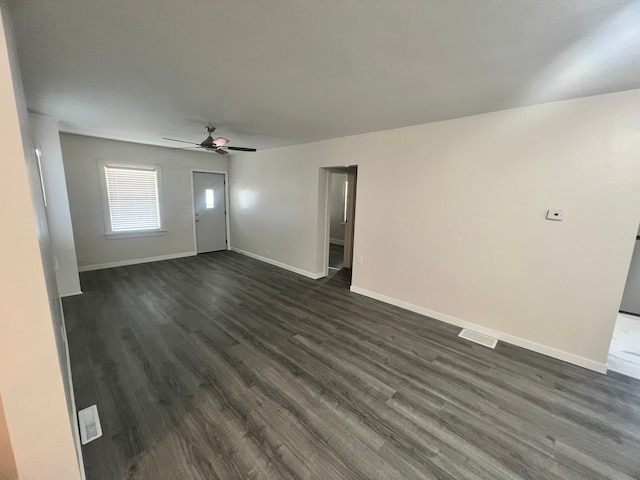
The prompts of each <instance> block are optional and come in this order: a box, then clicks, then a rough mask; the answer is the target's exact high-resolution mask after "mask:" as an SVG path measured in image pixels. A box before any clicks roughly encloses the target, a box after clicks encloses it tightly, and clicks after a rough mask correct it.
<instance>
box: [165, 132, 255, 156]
mask: <svg viewBox="0 0 640 480" xmlns="http://www.w3.org/2000/svg"><path fill="white" fill-rule="evenodd" d="M204 129H205V130H206V132H207V133H208V135H207V138H205V139H204V140H203V141H202V142H200V143H194V142H187V141H186V140H178V139H176V138H167V137H162V138H163V139H164V140H170V141H172V142H181V143H188V144H190V145H193V147H185V149H189V148H203V149H205V150H208V151H209V152H215V153H219V154H220V155H229V152H228V151H227V150H234V151H238V152H256V151H257V150H256V149H255V148H248V147H232V146H230V145H227V143H229V140H227V139H226V138H224V137H218V138H213V136H212V135H211V134H212V133H213V132H215V131H216V127H214V126H213V125H205V127H204Z"/></svg>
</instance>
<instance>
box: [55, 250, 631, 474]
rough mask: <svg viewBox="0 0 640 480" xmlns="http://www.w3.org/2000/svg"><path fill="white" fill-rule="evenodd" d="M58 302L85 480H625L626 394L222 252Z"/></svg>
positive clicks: (102, 274) (613, 378) (114, 276)
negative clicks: (85, 413)
mask: <svg viewBox="0 0 640 480" xmlns="http://www.w3.org/2000/svg"><path fill="white" fill-rule="evenodd" d="M82 287H83V291H84V292H85V293H84V295H81V296H77V297H71V298H66V299H65V300H64V308H65V312H66V317H67V324H68V328H69V348H70V352H71V363H72V368H73V379H74V382H75V390H76V400H77V405H78V408H84V407H86V406H89V405H92V404H97V405H98V409H99V413H100V418H101V420H102V427H103V430H104V435H103V437H102V438H100V439H98V440H96V441H94V442H92V443H90V444H88V445H86V446H85V447H84V450H83V451H84V456H85V457H84V458H85V465H86V471H87V476H88V479H89V480H98V479H124V478H130V479H153V480H162V479H207V480H208V479H280V478H285V479H298V478H300V479H323V480H329V479H349V480H358V479H362V480H364V479H367V480H369V479H384V480H389V479H438V480H443V479H451V480H460V479H490V480H498V479H509V480H513V479H558V480H560V479H561V480H567V479H581V480H583V479H605V478H610V479H632V478H635V479H638V478H640V381H637V380H633V379H630V378H627V377H623V376H621V375H617V374H609V375H606V376H604V375H600V374H597V373H594V372H590V371H587V370H584V369H581V368H579V367H574V366H571V365H568V364H565V363H562V362H560V361H556V360H553V359H550V358H547V357H545V356H542V355H538V354H535V353H532V352H528V351H526V350H523V349H520V348H517V347H513V346H510V345H506V344H502V343H500V344H498V346H497V348H496V349H495V350H489V349H486V348H484V347H481V346H479V345H475V344H472V343H468V342H466V341H464V340H461V339H459V338H458V337H457V336H456V335H457V333H458V329H457V328H455V327H452V326H449V325H446V324H443V323H441V322H438V321H436V320H432V319H429V318H426V317H422V316H420V315H417V314H413V313H411V312H407V311H404V310H401V309H399V308H395V307H393V306H389V305H386V304H384V303H380V302H377V301H375V300H372V299H369V298H365V297H362V296H358V295H356V294H352V293H350V292H349V290H348V289H347V288H345V279H344V277H343V276H341V275H335V276H333V277H331V278H330V279H328V280H326V279H325V280H319V281H313V280H310V279H307V278H305V277H301V276H298V275H295V274H293V273H289V272H287V271H284V270H280V269H277V268H275V267H272V266H269V265H266V264H263V263H260V262H258V261H255V260H252V259H249V258H247V257H243V256H240V255H238V254H235V253H230V252H222V253H215V254H207V255H200V256H198V257H190V258H185V259H180V260H170V261H164V262H159V263H152V264H144V265H136V266H131V267H122V268H115V269H110V270H100V271H95V272H88V273H83V274H82Z"/></svg>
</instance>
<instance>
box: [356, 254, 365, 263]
mask: <svg viewBox="0 0 640 480" xmlns="http://www.w3.org/2000/svg"><path fill="white" fill-rule="evenodd" d="M363 261H364V260H363V259H362V255H358V258H357V262H358V264H359V265H362V263H363Z"/></svg>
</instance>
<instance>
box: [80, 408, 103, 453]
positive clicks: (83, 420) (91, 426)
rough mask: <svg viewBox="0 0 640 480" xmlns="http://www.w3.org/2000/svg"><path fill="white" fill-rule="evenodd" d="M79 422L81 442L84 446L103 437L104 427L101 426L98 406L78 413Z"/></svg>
mask: <svg viewBox="0 0 640 480" xmlns="http://www.w3.org/2000/svg"><path fill="white" fill-rule="evenodd" d="M78 422H79V423H80V441H81V443H82V445H86V444H87V443H89V442H91V441H92V440H95V439H96V438H100V437H101V436H102V427H101V426H100V417H98V407H97V406H96V405H91V406H90V407H88V408H85V409H84V410H80V411H79V412H78Z"/></svg>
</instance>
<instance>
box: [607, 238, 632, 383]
mask: <svg viewBox="0 0 640 480" xmlns="http://www.w3.org/2000/svg"><path fill="white" fill-rule="evenodd" d="M607 367H608V369H609V370H613V371H614V372H618V373H622V374H624V375H628V376H630V377H633V378H637V379H640V230H639V231H638V236H637V237H636V245H635V248H634V251H633V257H632V258H631V266H630V267H629V274H628V275H627V283H626V284H625V288H624V294H623V295H622V303H621V304H620V312H619V313H618V318H617V320H616V327H615V329H614V331H613V338H612V339H611V346H610V348H609V358H608V361H607Z"/></svg>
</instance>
